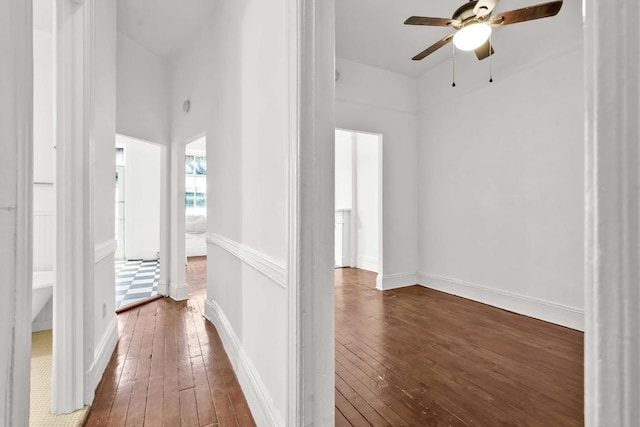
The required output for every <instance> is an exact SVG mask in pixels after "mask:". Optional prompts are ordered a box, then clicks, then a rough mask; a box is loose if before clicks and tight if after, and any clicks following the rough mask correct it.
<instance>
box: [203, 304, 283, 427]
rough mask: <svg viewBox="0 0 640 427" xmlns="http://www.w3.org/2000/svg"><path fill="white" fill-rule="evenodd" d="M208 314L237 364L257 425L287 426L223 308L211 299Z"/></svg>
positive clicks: (206, 311)
mask: <svg viewBox="0 0 640 427" xmlns="http://www.w3.org/2000/svg"><path fill="white" fill-rule="evenodd" d="M204 313H205V314H204V315H205V317H206V318H207V319H208V320H209V321H210V322H211V323H213V324H214V325H215V327H216V330H217V331H218V334H220V339H221V340H222V344H223V345H224V349H225V351H226V352H227V355H228V356H229V360H230V361H231V364H232V365H233V370H234V371H235V372H236V375H237V376H238V382H239V383H240V387H242V391H243V392H244V395H245V397H246V399H247V403H248V404H249V408H250V409H251V413H252V415H253V418H254V420H255V422H256V424H257V425H259V426H274V427H275V426H284V425H285V424H284V421H283V420H282V417H281V415H280V413H279V412H278V409H277V408H276V405H275V404H274V402H273V400H272V399H271V396H270V395H269V391H268V389H267V387H266V386H265V384H264V383H263V382H262V378H260V375H259V374H258V371H257V369H256V368H255V367H254V366H253V363H252V362H251V358H250V357H249V356H248V355H247V353H246V352H245V350H244V348H243V347H242V343H241V341H240V339H239V338H238V336H237V335H236V333H235V331H234V330H233V327H232V326H231V323H230V322H229V319H228V318H227V316H226V315H225V314H224V312H223V311H222V308H220V306H219V305H218V304H217V303H216V302H215V301H211V300H209V299H207V300H205V302H204Z"/></svg>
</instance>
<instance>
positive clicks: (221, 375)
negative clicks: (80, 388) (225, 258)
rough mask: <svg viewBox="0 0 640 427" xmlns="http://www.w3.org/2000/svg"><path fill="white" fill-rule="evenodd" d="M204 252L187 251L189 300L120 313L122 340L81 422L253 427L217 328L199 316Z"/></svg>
mask: <svg viewBox="0 0 640 427" xmlns="http://www.w3.org/2000/svg"><path fill="white" fill-rule="evenodd" d="M206 268H207V264H206V258H205V257H199V258H190V259H189V266H188V267H187V283H188V285H189V300H188V301H182V302H175V301H172V300H171V299H169V298H162V299H158V300H155V301H152V302H150V303H148V304H145V305H143V306H139V307H136V308H133V309H131V310H128V311H126V312H123V313H120V314H118V330H119V334H120V342H119V343H118V347H117V348H116V351H115V352H114V354H113V357H112V358H111V361H110V362H109V366H108V367H107V370H106V372H105V373H104V376H103V378H102V381H101V382H100V385H99V386H98V389H97V391H96V397H95V399H94V402H93V405H92V407H91V410H90V413H89V415H88V417H87V421H86V423H85V426H92V427H93V426H124V425H126V426H130V425H131V426H142V425H146V426H151V427H155V426H163V425H164V426H172V427H173V426H180V425H183V426H213V425H217V426H220V427H222V426H240V427H245V426H253V425H255V423H254V421H253V418H252V416H251V413H250V411H249V407H248V406H247V402H246V400H245V398H244V395H243V394H242V390H241V389H240V385H239V384H238V381H237V379H236V376H235V374H234V372H233V368H232V367H231V364H230V362H229V359H228V357H227V354H226V353H225V351H224V348H223V346H222V342H221V341H220V337H219V336H218V333H217V332H216V330H215V328H214V327H213V326H212V325H211V324H210V323H209V322H208V321H206V320H205V319H204V317H203V313H204V308H203V301H204V297H205V295H206Z"/></svg>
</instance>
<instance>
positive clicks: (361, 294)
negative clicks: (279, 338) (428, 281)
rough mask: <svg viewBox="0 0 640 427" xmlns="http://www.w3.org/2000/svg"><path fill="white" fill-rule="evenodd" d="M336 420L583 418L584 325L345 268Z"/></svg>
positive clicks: (537, 422) (450, 422)
mask: <svg viewBox="0 0 640 427" xmlns="http://www.w3.org/2000/svg"><path fill="white" fill-rule="evenodd" d="M335 277H336V390H335V395H336V426H345V425H354V426H369V425H373V426H385V425H386V426H389V425H392V426H403V425H404V426H491V427H495V426H506V425H513V426H515V425H521V426H554V427H558V426H580V425H583V385H582V381H583V334H582V333H581V332H577V331H574V330H571V329H567V328H563V327H561V326H556V325H552V324H550V323H545V322H542V321H539V320H535V319H532V318H529V317H525V316H521V315H518V314H515V313H511V312H508V311H504V310H500V309H497V308H494V307H491V306H488V305H484V304H480V303H476V302H473V301H469V300H466V299H463V298H459V297H455V296H452V295H448V294H445V293H442V292H438V291H434V290H430V289H427V288H423V287H420V286H412V287H408V288H402V289H397V290H392V291H386V292H379V291H377V290H376V289H375V274H374V273H371V272H367V271H364V270H357V269H349V268H346V269H337V270H336V274H335Z"/></svg>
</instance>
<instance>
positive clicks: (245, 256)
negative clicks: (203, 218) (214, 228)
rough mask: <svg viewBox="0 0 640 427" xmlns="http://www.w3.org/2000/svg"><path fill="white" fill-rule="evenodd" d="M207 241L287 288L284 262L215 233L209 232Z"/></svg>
mask: <svg viewBox="0 0 640 427" xmlns="http://www.w3.org/2000/svg"><path fill="white" fill-rule="evenodd" d="M207 243H208V244H211V245H216V246H218V247H220V248H222V249H224V250H225V251H227V252H229V253H230V254H231V255H233V256H235V257H236V258H238V259H239V260H240V261H242V262H244V263H245V264H247V265H250V266H251V267H253V268H255V269H256V270H258V271H259V272H260V273H262V274H264V275H265V276H267V277H268V278H269V279H271V280H272V281H273V282H274V283H276V284H278V285H280V286H281V287H283V288H285V289H286V288H287V268H286V264H285V263H284V262H280V261H276V260H275V259H273V258H271V257H270V256H269V255H267V254H265V253H263V252H260V251H258V250H256V249H253V248H251V247H249V246H247V245H245V244H242V243H239V242H236V241H235V240H231V239H229V238H227V237H224V236H221V235H219V234H215V233H207Z"/></svg>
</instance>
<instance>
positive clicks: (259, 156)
mask: <svg viewBox="0 0 640 427" xmlns="http://www.w3.org/2000/svg"><path fill="white" fill-rule="evenodd" d="M285 5H286V2H285V1H282V0H280V1H273V2H269V3H268V4H267V3H265V2H261V1H257V0H244V1H236V2H220V3H219V4H218V9H217V10H216V12H215V13H214V14H213V15H214V17H213V18H212V19H213V20H212V22H211V23H210V25H207V29H206V31H205V33H204V34H203V35H202V38H201V39H200V41H199V42H198V43H196V45H194V46H193V48H192V49H190V50H188V51H187V52H185V53H183V55H181V56H180V57H179V58H177V60H176V61H175V63H174V69H173V103H172V121H171V126H172V141H173V143H174V144H183V143H186V142H189V141H191V140H193V139H194V138H195V137H196V136H199V135H201V134H203V133H206V137H207V160H208V174H207V177H208V199H209V201H210V203H209V205H208V206H209V209H208V231H209V236H210V238H209V242H210V243H209V247H208V270H207V271H208V299H209V301H208V302H207V315H208V316H209V318H212V319H214V321H215V322H216V325H217V326H218V330H219V331H220V333H221V335H223V338H224V337H225V336H227V337H228V336H230V335H236V336H237V339H238V341H237V342H236V344H238V346H237V347H234V345H233V344H229V342H226V343H225V344H229V345H231V347H234V348H235V349H236V350H237V349H240V350H239V351H240V352H242V353H244V355H245V358H244V359H242V360H239V359H238V358H234V357H233V354H236V353H234V351H235V350H232V349H231V348H229V346H227V352H231V353H230V354H232V361H233V362H234V367H235V368H236V372H237V373H238V376H239V379H240V382H241V385H242V386H243V390H244V392H245V395H246V396H247V399H248V401H249V404H250V406H251V409H252V411H253V413H254V416H255V417H256V421H257V422H258V424H259V425H266V423H267V422H268V421H267V419H269V418H271V419H272V420H273V419H284V417H285V416H286V410H287V399H286V393H287V336H288V335H287V328H288V326H287V307H288V300H287V291H286V290H285V286H286V285H284V284H283V283H282V280H284V277H285V274H286V273H285V272H286V270H285V260H286V254H287V252H286V250H287V238H286V236H287V222H286V219H287V203H286V195H287V188H288V181H287V165H288V162H287V146H288V143H289V142H288V141H289V136H290V135H289V127H288V125H289V123H288V118H289V116H288V98H287V93H288V75H287V72H286V71H287V68H286V66H287V61H288V59H287V44H286V43H285V35H286V28H287V25H286V16H287V14H286V7H285ZM240 46H241V47H242V48H241V49H240V48H239V47H240ZM187 99H189V100H190V101H191V111H190V112H189V113H185V112H183V110H182V103H183V101H184V100H187ZM178 188H179V186H178ZM179 198H180V197H178V199H179ZM183 223H184V221H183ZM214 242H215V243H214ZM232 247H234V248H240V249H239V252H235V255H234V251H233V250H231V248H232ZM249 254H253V256H255V257H257V258H258V259H261V260H262V261H263V262H265V263H266V265H269V266H270V268H273V271H276V272H280V273H278V274H277V275H276V277H273V276H272V277H269V276H268V275H266V274H264V273H263V272H260V271H259V270H258V269H256V268H255V267H253V266H252V264H251V263H249V262H248V259H249V258H247V257H250V258H251V256H250V255H249ZM251 259H255V258H251ZM254 265H255V264H254ZM277 277H282V279H277ZM274 279H275V280H274ZM216 307H217V308H216ZM221 318H224V319H227V320H228V323H226V321H221V320H220V319H221ZM225 325H226V327H225ZM265 331H268V333H265ZM245 362H246V363H245ZM248 367H250V369H249V368H248ZM251 370H253V373H254V374H255V376H254V379H255V381H257V384H261V385H263V386H264V388H263V391H264V393H265V396H266V399H265V400H262V403H265V402H267V407H266V408H265V407H264V406H262V404H261V403H260V400H259V399H257V395H256V394H255V393H256V391H255V388H252V387H251V386H250V385H249V384H250V383H249V382H247V380H246V379H247V372H248V371H251ZM253 384H254V385H255V384H256V382H253ZM269 414H270V415H269Z"/></svg>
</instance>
